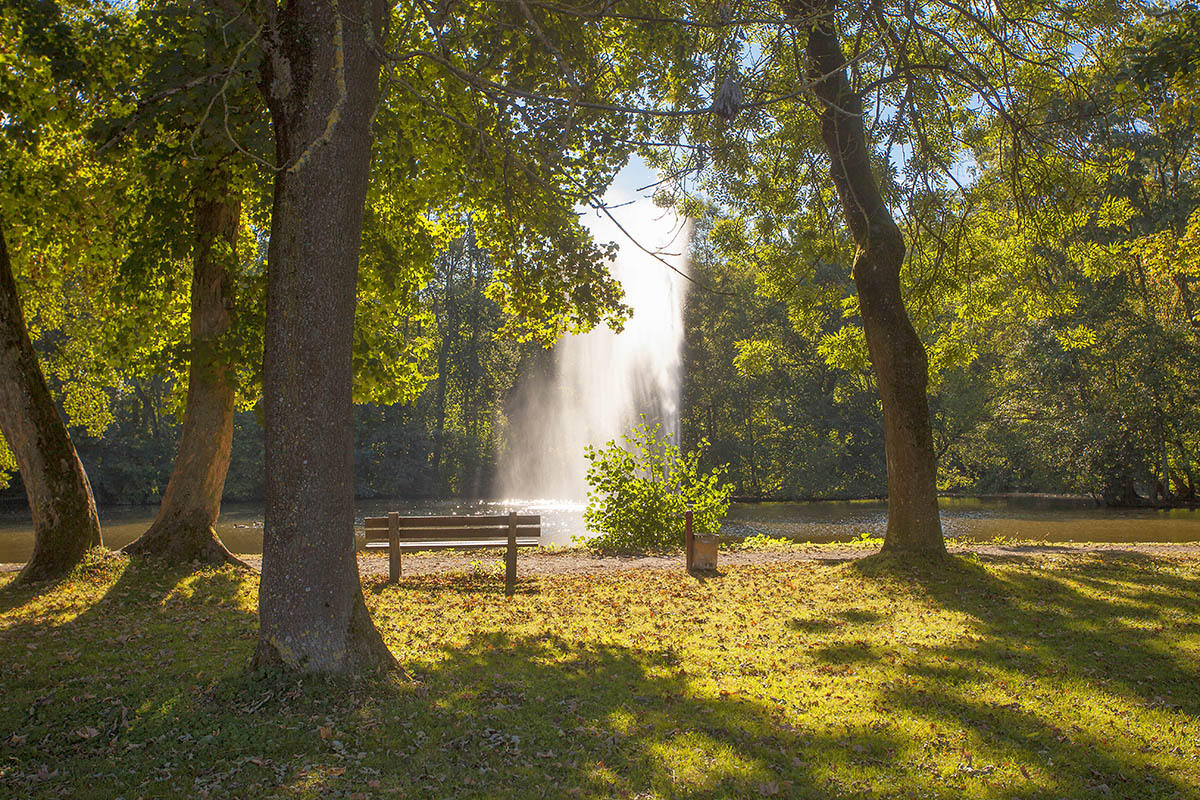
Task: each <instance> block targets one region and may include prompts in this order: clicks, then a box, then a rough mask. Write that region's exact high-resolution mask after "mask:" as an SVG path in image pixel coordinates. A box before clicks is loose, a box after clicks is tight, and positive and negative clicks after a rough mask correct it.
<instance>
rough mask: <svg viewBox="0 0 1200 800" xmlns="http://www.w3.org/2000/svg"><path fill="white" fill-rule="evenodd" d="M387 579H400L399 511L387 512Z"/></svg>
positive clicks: (392, 580) (395, 580) (393, 581)
mask: <svg viewBox="0 0 1200 800" xmlns="http://www.w3.org/2000/svg"><path fill="white" fill-rule="evenodd" d="M388 580H390V581H391V582H392V583H396V582H397V581H399V580H400V512H398V511H392V512H389V513H388Z"/></svg>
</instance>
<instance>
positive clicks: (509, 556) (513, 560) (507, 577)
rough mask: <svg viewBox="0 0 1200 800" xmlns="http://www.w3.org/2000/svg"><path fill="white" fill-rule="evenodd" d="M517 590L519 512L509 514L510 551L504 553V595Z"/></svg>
mask: <svg viewBox="0 0 1200 800" xmlns="http://www.w3.org/2000/svg"><path fill="white" fill-rule="evenodd" d="M516 590H517V512H515V511H510V512H508V550H507V551H506V552H505V553H504V593H505V594H507V595H511V594H512V593H513V592H515V591H516Z"/></svg>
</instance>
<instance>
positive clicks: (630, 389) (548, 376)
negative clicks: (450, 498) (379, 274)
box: [500, 192, 690, 538]
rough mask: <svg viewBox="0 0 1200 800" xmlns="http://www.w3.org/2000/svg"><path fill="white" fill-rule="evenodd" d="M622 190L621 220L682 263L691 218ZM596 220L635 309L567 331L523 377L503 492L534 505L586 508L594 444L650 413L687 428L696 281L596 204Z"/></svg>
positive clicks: (616, 201) (614, 200) (591, 221)
mask: <svg viewBox="0 0 1200 800" xmlns="http://www.w3.org/2000/svg"><path fill="white" fill-rule="evenodd" d="M614 194H615V193H612V192H610V195H609V196H608V197H607V198H606V200H607V201H608V202H609V204H610V205H611V206H620V207H616V208H614V209H613V211H612V214H613V216H614V217H616V220H617V222H619V223H620V225H621V227H623V228H624V229H625V230H626V231H627V232H628V233H629V235H630V236H632V237H633V238H634V239H635V240H636V242H637V243H640V244H641V245H642V246H644V247H645V248H646V249H648V250H650V251H653V252H657V253H658V255H659V257H660V258H662V259H663V260H664V261H667V262H669V263H671V264H672V265H673V266H675V267H676V268H678V269H683V267H684V266H685V257H684V252H685V251H686V249H687V237H688V235H689V232H690V231H689V228H688V226H687V225H686V224H684V223H682V222H681V221H680V219H679V218H678V217H677V216H676V215H675V214H674V213H673V212H671V211H670V210H663V209H660V208H657V207H655V206H654V204H653V203H651V202H650V201H649V200H648V199H646V198H640V197H621V196H620V195H619V194H616V196H614ZM629 201H632V202H629ZM622 203H627V204H625V205H621V204H622ZM587 224H588V226H589V228H590V229H591V230H592V233H593V235H594V236H595V238H596V240H597V241H599V242H604V241H614V242H616V243H617V244H618V245H619V246H620V252H619V254H618V256H617V259H616V261H615V262H614V263H613V264H612V266H611V269H612V272H613V274H614V275H615V276H616V278H617V279H618V280H619V281H620V282H621V285H622V287H623V288H624V290H625V302H626V303H627V304H628V305H629V306H630V307H632V309H633V316H632V318H630V319H629V321H628V322H627V323H626V324H625V328H624V330H623V331H622V332H621V333H619V334H618V333H614V332H613V331H611V330H609V329H608V328H607V327H601V328H598V329H596V330H593V331H591V332H589V333H586V334H581V335H576V336H568V337H566V338H565V339H563V340H562V341H561V342H559V343H558V344H557V345H556V346H555V347H554V349H553V350H552V352H551V353H549V354H548V360H547V363H546V365H545V369H544V370H542V371H541V372H540V373H539V374H530V375H526V376H523V377H522V379H521V383H520V384H519V386H518V388H517V391H516V393H515V394H514V397H513V402H512V403H511V405H510V409H511V411H510V416H509V424H510V432H511V435H510V437H509V441H510V442H512V443H513V444H512V446H510V447H509V449H508V451H507V452H506V453H504V454H503V456H502V460H501V483H500V486H501V494H502V496H504V497H507V498H521V500H520V501H519V503H520V505H522V506H523V507H526V508H529V509H531V510H532V509H535V508H540V509H543V510H550V509H553V508H556V507H557V508H563V507H564V506H565V507H568V508H576V509H581V508H582V504H583V503H584V502H585V500H586V497H587V482H586V474H587V461H586V459H585V458H584V448H585V446H586V445H589V444H591V445H603V444H604V443H605V442H608V441H610V440H612V439H617V438H619V437H620V436H621V435H622V434H624V433H628V432H629V430H630V429H631V428H632V427H633V426H634V425H635V424H637V422H638V421H639V418H640V417H641V416H642V415H644V416H645V417H646V420H647V422H649V423H651V424H653V423H656V422H657V423H659V424H661V425H662V427H663V430H664V431H666V432H669V433H674V434H676V435H678V430H679V393H680V380H681V367H682V345H683V300H684V296H685V289H686V286H687V283H686V281H685V280H684V279H683V278H682V277H680V276H679V275H678V274H677V273H675V272H673V271H672V270H671V269H670V268H668V267H667V266H666V265H665V264H663V263H662V262H661V261H659V260H658V259H656V258H655V257H654V256H653V255H650V254H649V253H646V252H645V251H643V250H642V249H641V248H639V247H638V244H635V243H634V242H632V241H630V240H629V237H627V236H626V235H625V234H624V233H622V232H621V231H620V229H619V228H618V227H617V225H616V224H614V223H613V222H612V221H611V220H609V219H608V218H607V217H605V216H603V215H600V216H593V213H592V212H589V217H588V219H587ZM579 532H580V531H574V533H579ZM554 538H559V537H554Z"/></svg>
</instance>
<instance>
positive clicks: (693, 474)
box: [583, 423, 733, 550]
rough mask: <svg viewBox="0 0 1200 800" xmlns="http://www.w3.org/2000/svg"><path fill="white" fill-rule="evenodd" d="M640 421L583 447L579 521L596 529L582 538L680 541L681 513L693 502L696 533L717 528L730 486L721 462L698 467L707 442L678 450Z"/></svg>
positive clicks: (621, 546) (598, 543)
mask: <svg viewBox="0 0 1200 800" xmlns="http://www.w3.org/2000/svg"><path fill="white" fill-rule="evenodd" d="M671 438H672V437H671V436H670V434H667V435H665V436H664V435H662V434H661V432H660V426H658V425H655V426H654V427H653V428H649V427H647V426H646V424H645V423H642V424H640V425H638V426H636V427H635V428H634V429H633V431H632V433H631V434H630V435H627V436H622V437H621V442H620V443H618V442H617V441H615V440H614V441H610V442H609V443H608V444H606V445H604V447H602V448H595V447H588V448H587V460H588V462H589V464H588V472H587V480H588V505H587V510H586V511H584V514H583V521H584V524H585V525H586V526H587V528H588V530H589V531H591V532H593V533H595V534H597V536H596V537H595V538H592V539H589V540H588V541H587V542H586V543H587V545H588V546H589V547H592V548H595V549H599V550H645V549H662V548H668V547H677V546H679V545H681V544H683V514H684V511H686V510H687V508H688V506H689V505H691V506H693V508H694V510H693V515H692V524H693V530H694V531H695V532H696V533H717V532H719V531H720V529H721V521H722V520H723V519H724V518H725V514H726V512H727V511H728V510H729V493H730V491H732V489H733V487H732V486H730V485H729V484H725V483H722V482H721V479H722V478H724V477H725V475H726V473H727V472H728V465H727V464H726V465H723V466H720V467H717V468H715V469H712V470H710V471H708V472H701V469H700V456H701V454H702V453H703V452H704V448H706V447H707V446H708V442H707V441H706V440H704V439H701V440H700V442H699V444H698V445H697V446H696V449H695V450H692V451H691V452H688V453H681V452H680V450H679V447H677V446H676V445H675V443H674V442H672V441H671Z"/></svg>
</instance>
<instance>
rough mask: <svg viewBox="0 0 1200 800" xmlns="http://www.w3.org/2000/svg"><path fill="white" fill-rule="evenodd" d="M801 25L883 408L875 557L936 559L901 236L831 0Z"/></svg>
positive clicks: (920, 360) (813, 6)
mask: <svg viewBox="0 0 1200 800" xmlns="http://www.w3.org/2000/svg"><path fill="white" fill-rule="evenodd" d="M795 5H796V6H798V8H793V9H792V11H793V13H795V12H799V13H795V16H806V17H809V18H812V17H814V16H816V21H815V22H811V23H810V24H809V26H808V45H807V52H808V68H809V77H810V79H812V80H813V89H814V91H815V92H816V94H817V97H818V98H819V99H820V101H821V103H822V110H821V139H822V141H823V142H824V145H825V150H826V152H827V153H828V154H829V159H830V174H831V176H832V177H833V182H834V184H835V185H836V186H837V191H838V196H839V198H840V199H841V203H842V210H843V213H844V215H845V217H846V223H847V225H848V227H849V228H850V231H851V233H852V234H853V236H854V241H855V242H856V243H857V245H858V252H857V253H856V254H855V257H854V285H855V287H856V289H857V290H858V302H859V311H860V312H861V314H862V320H863V328H864V331H865V333H866V337H867V347H868V349H869V351H870V356H871V365H872V366H873V367H874V368H875V379H876V382H877V383H878V384H879V397H880V399H881V401H882V403H883V428H884V439H885V442H886V447H887V468H888V525H887V535H886V537H885V539H884V547H883V549H884V550H885V551H887V552H894V553H906V554H907V553H929V554H944V553H945V552H946V543H945V540H944V539H943V537H942V525H941V521H940V519H939V518H938V506H937V459H936V457H935V456H934V451H933V432H932V429H931V427H930V423H929V400H928V397H927V396H926V384H927V382H928V379H929V362H928V359H927V357H926V355H925V348H924V346H923V345H922V344H921V340H920V339H919V338H918V337H917V332H916V330H915V329H914V328H913V326H912V322H911V321H910V320H909V318H908V312H907V310H906V309H905V307H904V299H903V298H902V297H901V294H900V267H901V265H902V264H903V262H904V236H903V234H902V233H901V232H900V228H899V226H897V225H896V222H895V220H893V219H892V215H891V212H890V211H889V210H888V208H887V205H886V204H885V203H884V201H883V196H882V195H881V193H880V191H879V184H878V182H877V180H876V178H875V175H874V173H873V172H872V171H871V150H870V147H869V146H868V144H867V137H866V131H865V130H864V128H863V109H862V102H861V100H860V99H859V97H858V96H857V95H856V94H855V93H854V92H853V91H852V90H851V88H850V85H849V82H848V81H847V79H846V58H845V55H844V53H843V51H842V44H841V39H840V37H839V34H838V29H837V21H836V16H835V12H836V7H837V0H817V1H816V2H804V0H800V2H799V3H796V4H795Z"/></svg>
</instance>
